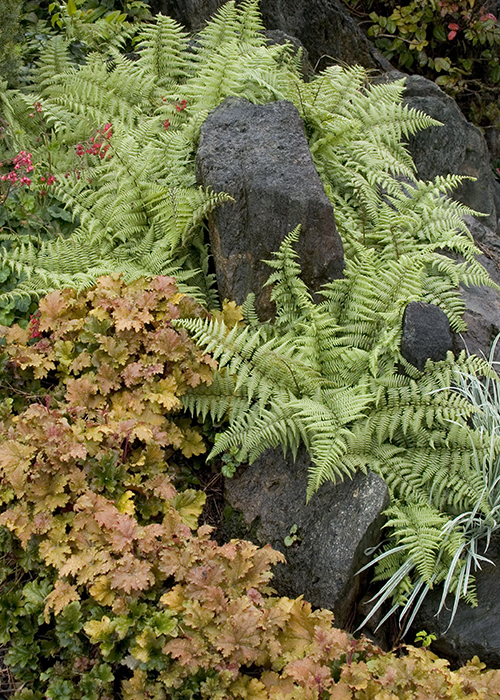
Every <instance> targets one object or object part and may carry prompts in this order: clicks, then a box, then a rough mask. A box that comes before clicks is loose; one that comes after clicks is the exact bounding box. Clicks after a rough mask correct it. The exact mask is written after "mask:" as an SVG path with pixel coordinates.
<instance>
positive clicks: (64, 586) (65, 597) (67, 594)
mask: <svg viewBox="0 0 500 700" xmlns="http://www.w3.org/2000/svg"><path fill="white" fill-rule="evenodd" d="M74 600H80V596H79V595H78V591H77V589H76V587H75V586H72V585H71V584H70V583H67V582H66V581H61V580H60V579H59V580H58V581H56V583H55V586H54V589H53V590H52V591H51V593H49V595H48V596H47V598H46V601H45V608H44V611H43V616H44V618H45V622H47V623H48V622H49V619H50V613H51V612H53V613H54V615H57V614H58V613H60V612H61V610H62V609H63V608H65V607H66V605H68V603H71V602H72V601H74Z"/></svg>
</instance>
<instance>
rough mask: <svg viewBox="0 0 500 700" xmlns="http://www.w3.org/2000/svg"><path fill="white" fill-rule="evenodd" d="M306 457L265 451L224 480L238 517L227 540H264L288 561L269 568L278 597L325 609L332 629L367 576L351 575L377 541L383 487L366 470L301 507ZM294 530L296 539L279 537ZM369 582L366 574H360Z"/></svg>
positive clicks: (347, 616) (344, 618) (344, 620)
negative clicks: (332, 616) (287, 543)
mask: <svg viewBox="0 0 500 700" xmlns="http://www.w3.org/2000/svg"><path fill="white" fill-rule="evenodd" d="M309 465H310V459H309V457H308V455H307V452H306V451H305V450H304V449H301V450H299V454H298V456H297V461H296V462H295V463H294V462H293V458H292V457H291V456H288V458H286V459H285V458H284V457H283V453H282V452H281V450H266V452H265V453H264V454H263V455H261V457H259V458H258V459H257V460H256V461H255V462H254V463H253V464H252V465H251V466H248V467H246V468H244V469H241V470H240V471H238V472H237V473H236V475H235V476H234V477H233V478H232V479H226V480H225V500H226V503H228V504H229V505H230V506H231V507H232V508H233V509H234V510H235V511H237V512H238V513H239V514H241V515H240V516H238V517H236V516H235V515H234V514H233V516H232V517H230V518H229V520H228V524H227V528H228V530H229V532H228V533H226V534H229V535H230V536H231V537H236V536H237V537H246V538H248V539H251V540H253V541H254V542H255V543H256V544H259V545H264V544H266V543H268V542H269V543H270V544H271V545H272V546H273V547H274V548H275V549H278V550H279V551H281V552H283V553H284V555H285V556H286V559H287V563H286V564H279V565H278V566H276V567H275V568H274V569H273V571H274V579H273V581H272V584H271V585H272V586H273V588H275V589H276V590H277V591H278V593H279V594H280V595H286V596H289V597H293V598H295V597H296V596H298V595H302V594H303V595H304V598H305V599H306V600H308V601H309V602H310V603H312V604H313V605H314V606H318V607H324V608H327V609H329V610H332V611H333V612H334V614H335V620H336V624H337V625H340V626H343V627H346V626H348V625H349V622H350V620H351V619H352V615H353V612H354V606H355V602H356V600H357V598H358V597H359V594H360V592H362V590H363V586H365V584H366V581H367V579H366V578H361V577H360V576H356V572H357V571H358V569H359V568H361V566H363V565H364V564H366V563H367V562H368V557H367V556H366V555H365V550H366V549H367V548H368V547H373V546H375V545H376V544H377V543H378V542H379V539H380V527H381V526H382V524H383V522H384V518H383V516H382V515H381V514H382V511H383V510H384V509H385V508H387V506H388V502H389V496H388V491H387V486H386V484H385V483H384V481H382V479H380V478H379V477H378V476H376V475H375V474H373V473H369V474H368V476H364V475H363V474H361V473H359V474H356V475H355V477H354V478H353V479H352V480H350V479H346V480H345V481H344V482H342V483H339V484H333V483H325V484H323V485H322V486H321V487H320V489H319V490H318V492H317V493H316V494H315V495H314V496H313V497H312V499H311V500H310V501H309V503H308V504H306V488H307V471H308V466H309ZM293 526H297V530H296V537H297V539H296V540H295V542H294V543H293V544H292V545H291V546H289V547H287V546H285V544H284V540H285V538H286V537H287V536H288V535H289V534H290V529H291V528H292V527H293ZM366 575H367V577H368V579H369V578H370V576H371V572H368V573H367V574H366Z"/></svg>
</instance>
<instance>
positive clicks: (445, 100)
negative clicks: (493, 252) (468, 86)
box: [389, 73, 497, 229]
mask: <svg viewBox="0 0 500 700" xmlns="http://www.w3.org/2000/svg"><path fill="white" fill-rule="evenodd" d="M389 75H395V77H401V74H400V73H395V74H393V73H391V74H389ZM404 101H405V103H406V104H408V105H409V106H410V107H414V108H415V109H419V110H421V111H422V112H426V114H429V115H430V116H431V117H433V118H434V119H436V120H437V121H440V122H442V124H443V126H433V127H431V128H430V129H425V130H424V131H419V132H418V133H417V134H415V135H414V136H412V137H411V138H410V143H409V148H410V153H411V155H412V156H413V160H414V161H415V165H416V167H417V172H418V175H419V177H420V178H421V179H422V180H431V179H433V178H434V177H436V175H448V174H450V173H451V174H458V175H470V176H471V177H474V178H476V181H475V182H473V181H470V180H466V181H465V182H464V183H462V185H460V187H458V188H457V189H456V190H455V191H454V195H453V196H454V197H455V198H456V199H458V200H460V201H461V202H463V203H464V204H467V206H469V207H471V209H474V210H475V211H479V212H483V213H484V214H487V217H486V218H485V219H483V221H484V222H485V223H486V224H487V225H488V226H490V228H493V229H496V227H497V213H496V207H495V189H496V188H495V184H496V183H495V182H494V177H493V173H492V172H491V167H490V161H489V152H488V146H487V144H486V140H485V138H484V136H483V135H482V133H481V131H480V130H479V129H478V128H477V126H474V125H473V124H471V123H470V122H468V121H467V120H466V118H465V117H464V115H463V114H462V112H461V111H460V109H459V108H458V105H457V103H456V102H455V100H453V99H452V98H451V97H449V96H448V95H446V94H445V93H444V92H443V91H442V90H441V89H440V88H439V87H438V86H437V85H436V84H435V83H433V82H432V81H431V80H427V79H426V78H422V77H421V76H419V75H412V76H409V77H407V79H406V89H405V93H404Z"/></svg>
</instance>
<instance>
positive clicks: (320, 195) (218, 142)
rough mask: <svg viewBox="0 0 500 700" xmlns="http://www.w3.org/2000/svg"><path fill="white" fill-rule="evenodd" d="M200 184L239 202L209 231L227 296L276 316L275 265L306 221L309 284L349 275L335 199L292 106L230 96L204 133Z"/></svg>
mask: <svg viewBox="0 0 500 700" xmlns="http://www.w3.org/2000/svg"><path fill="white" fill-rule="evenodd" d="M196 169H197V178H198V182H199V183H200V184H202V185H204V186H205V187H211V188H212V189H213V190H215V191H217V192H221V191H223V192H228V193H229V194H230V195H232V196H233V197H234V199H235V202H234V203H228V204H225V205H224V206H221V207H218V208H217V210H216V211H215V212H214V215H213V216H212V217H211V219H210V226H209V233H210V244H211V249H212V255H213V256H214V260H215V266H216V272H217V283H218V286H219V292H220V295H221V298H222V299H224V298H229V299H235V300H236V301H237V302H238V303H239V304H241V303H242V302H243V301H244V300H245V298H246V296H247V294H248V293H249V292H255V294H256V307H257V310H258V311H259V313H260V314H261V315H262V317H263V318H266V319H268V318H271V317H272V315H273V308H272V305H271V302H270V294H271V290H270V288H269V287H265V286H264V285H265V282H266V281H267V279H268V277H269V275H270V272H271V269H270V267H269V266H268V265H266V264H265V263H264V262H263V260H269V259H270V258H271V257H272V255H271V254H272V253H273V252H274V251H277V250H278V248H279V246H280V244H281V242H282V241H283V239H284V238H285V236H286V235H287V234H288V233H289V232H290V231H292V230H293V229H294V228H295V227H296V226H297V225H298V224H301V226H302V229H301V237H300V240H299V242H298V244H297V251H298V253H299V255H300V262H301V267H302V278H303V280H304V282H305V283H306V284H307V285H308V286H309V287H310V288H311V290H313V291H316V290H318V288H319V287H320V286H321V285H322V284H323V283H325V282H327V281H329V280H331V279H333V278H338V277H341V276H342V270H343V266H344V255H343V248H342V242H341V240H340V236H339V234H338V232H337V229H336V227H335V218H334V214H333V208H332V205H331V203H330V200H329V199H328V197H327V196H326V194H325V191H324V189H323V185H322V184H321V180H320V178H319V175H318V173H317V172H316V169H315V167H314V164H313V161H312V157H311V154H310V151H309V146H308V144H307V140H306V137H305V132H304V125H303V123H302V120H301V118H300V116H299V113H298V111H297V109H296V108H295V106H294V105H293V104H291V103H290V102H273V103H271V104H267V105H254V104H251V103H250V102H248V101H247V100H244V99H241V98H235V97H230V98H228V99H226V100H225V101H224V102H223V103H222V104H221V105H220V106H219V107H217V109H215V110H213V111H212V112H211V113H210V114H209V116H208V118H207V120H206V121H205V123H204V124H203V126H202V129H201V139H200V146H199V149H198V153H197V156H196Z"/></svg>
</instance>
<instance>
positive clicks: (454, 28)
mask: <svg viewBox="0 0 500 700" xmlns="http://www.w3.org/2000/svg"><path fill="white" fill-rule="evenodd" d="M448 29H451V31H450V32H449V34H448V41H451V40H452V39H454V38H455V37H456V35H457V32H458V31H459V30H460V27H459V26H458V24H456V23H455V22H451V24H449V25H448Z"/></svg>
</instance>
